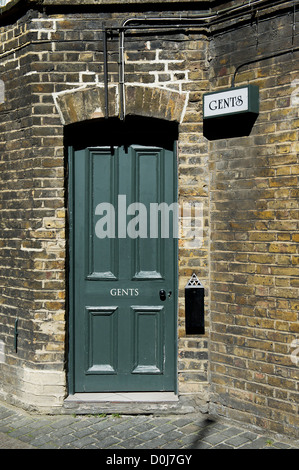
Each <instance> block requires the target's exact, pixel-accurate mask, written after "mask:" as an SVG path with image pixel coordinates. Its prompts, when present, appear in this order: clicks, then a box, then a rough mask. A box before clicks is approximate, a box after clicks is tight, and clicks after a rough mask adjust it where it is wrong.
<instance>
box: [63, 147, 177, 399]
mask: <svg viewBox="0 0 299 470" xmlns="http://www.w3.org/2000/svg"><path fill="white" fill-rule="evenodd" d="M70 165H71V168H72V171H71V174H72V175H73V177H72V179H71V183H70V184H71V186H72V188H71V189H72V191H71V193H72V194H73V204H72V221H71V227H70V229H71V234H72V240H73V243H72V247H71V266H72V273H71V274H72V281H73V282H72V286H73V292H72V298H71V302H70V303H71V305H72V312H71V314H72V329H71V331H72V339H71V348H70V350H71V351H73V353H72V354H73V357H72V359H73V374H72V375H73V377H72V382H73V385H74V392H84V391H86V392H99V391H160V390H175V386H176V289H177V287H176V275H177V261H176V260H177V239H176V238H174V237H173V233H172V225H173V213H172V211H168V212H167V211H166V212H165V213H164V216H163V215H161V213H160V211H157V210H156V209H155V210H154V211H152V213H151V208H152V206H151V205H152V204H156V206H155V207H157V205H159V204H161V203H166V204H167V207H169V206H170V205H171V204H172V203H173V202H175V201H176V160H175V153H174V152H173V151H171V150H169V149H163V148H160V147H148V146H147V147H146V146H137V145H130V146H128V147H122V146H119V147H93V148H91V147H90V148H86V149H81V150H73V149H72V148H71V149H70ZM163 217H164V218H165V217H166V218H167V223H169V227H170V233H169V236H168V238H167V237H165V236H163V235H164V234H163V230H162V228H161V227H162V225H161V224H162V221H163ZM161 289H163V290H165V291H166V293H167V295H166V299H165V300H161V298H160V295H159V292H160V290H161Z"/></svg>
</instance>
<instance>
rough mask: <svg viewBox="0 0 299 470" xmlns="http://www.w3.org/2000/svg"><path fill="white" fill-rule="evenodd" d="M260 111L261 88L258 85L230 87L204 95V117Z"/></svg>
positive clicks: (256, 112)
mask: <svg viewBox="0 0 299 470" xmlns="http://www.w3.org/2000/svg"><path fill="white" fill-rule="evenodd" d="M241 113H242V114H244V113H252V114H258V113H259V88H258V87H257V86H256V85H247V86H243V87H234V88H228V89H227V90H222V91H218V92H216V93H206V94H205V95H204V96H203V118H204V119H211V118H219V117H221V116H229V115H234V114H241Z"/></svg>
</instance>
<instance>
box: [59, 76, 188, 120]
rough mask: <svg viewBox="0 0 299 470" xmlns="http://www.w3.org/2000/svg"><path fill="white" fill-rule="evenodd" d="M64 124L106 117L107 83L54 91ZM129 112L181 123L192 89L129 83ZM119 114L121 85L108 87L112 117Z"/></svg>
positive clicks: (127, 98) (127, 94) (127, 95)
mask: <svg viewBox="0 0 299 470" xmlns="http://www.w3.org/2000/svg"><path fill="white" fill-rule="evenodd" d="M53 97H54V101H55V105H56V108H57V110H58V113H59V115H60V118H61V122H62V124H65V125H67V124H73V123H75V122H80V121H86V120H89V119H96V118H102V117H105V89H104V86H103V85H100V84H99V85H96V86H85V87H80V88H76V89H73V90H67V91H63V92H59V93H55V94H53ZM125 101H126V110H125V114H126V115H135V116H144V117H153V118H157V119H164V120H167V121H175V122H178V123H181V122H182V121H183V118H184V114H185V110H186V107H187V104H188V93H179V92H178V91H176V90H171V89H168V88H162V87H161V88H159V87H149V86H143V85H125ZM118 116H119V93H118V85H116V84H115V85H109V87H108V117H118Z"/></svg>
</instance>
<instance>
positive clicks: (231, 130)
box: [203, 113, 258, 140]
mask: <svg viewBox="0 0 299 470" xmlns="http://www.w3.org/2000/svg"><path fill="white" fill-rule="evenodd" d="M257 117H258V115H257V114H255V113H246V114H238V115H233V116H225V117H219V118H212V119H205V120H204V121H203V135H204V136H205V137H206V138H207V139H208V140H217V139H230V138H232V137H244V136H248V135H250V133H251V131H252V128H253V126H254V124H255V121H256V119H257Z"/></svg>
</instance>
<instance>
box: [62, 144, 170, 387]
mask: <svg viewBox="0 0 299 470" xmlns="http://www.w3.org/2000/svg"><path fill="white" fill-rule="evenodd" d="M65 151H66V152H67V172H66V173H67V175H66V188H67V192H66V194H67V234H66V236H67V240H66V242H67V270H66V286H67V296H66V305H67V307H66V313H67V323H66V326H67V328H66V330H67V334H66V363H67V366H66V372H67V395H74V394H75V349H74V348H75V327H74V292H75V286H74V262H73V259H74V230H75V229H74V153H75V152H74V147H73V146H72V145H71V142H70V143H68V144H67V145H66V147H65ZM173 159H174V174H175V175H176V178H175V181H174V193H175V194H174V196H175V198H176V201H178V196H179V195H178V141H177V140H173ZM178 223H179V221H178ZM178 240H179V239H178V238H177V239H175V242H174V254H173V256H174V264H175V267H176V272H175V276H174V286H175V287H174V338H173V339H174V342H173V354H174V384H173V385H174V393H175V394H176V395H178V294H179V292H178V279H179V272H178V269H179V243H178ZM99 393H100V392H99ZM111 393H113V392H111Z"/></svg>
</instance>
